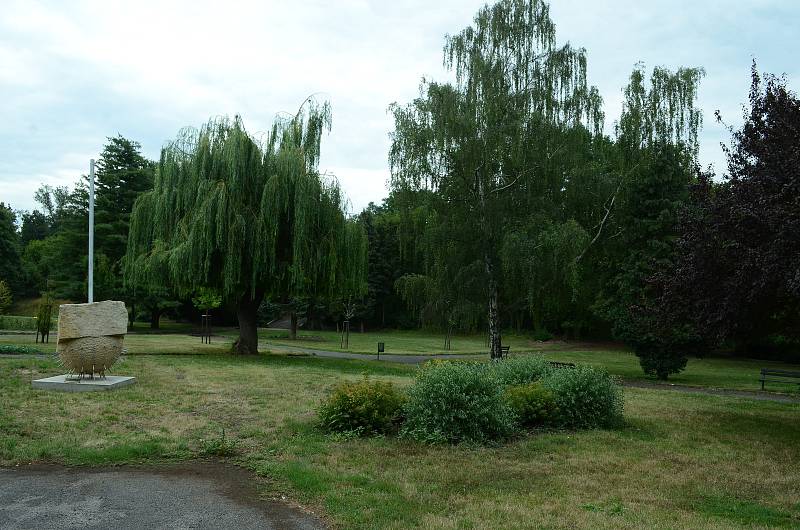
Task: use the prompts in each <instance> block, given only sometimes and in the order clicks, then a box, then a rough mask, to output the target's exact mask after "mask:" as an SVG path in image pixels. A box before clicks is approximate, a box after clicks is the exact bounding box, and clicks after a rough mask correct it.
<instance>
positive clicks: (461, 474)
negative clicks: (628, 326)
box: [0, 355, 800, 529]
mask: <svg viewBox="0 0 800 530" xmlns="http://www.w3.org/2000/svg"><path fill="white" fill-rule="evenodd" d="M365 371H368V372H370V373H371V375H370V376H371V377H376V378H383V379H387V380H391V381H394V382H397V383H399V384H401V385H402V384H407V383H408V382H409V381H410V375H411V373H412V371H411V369H409V368H405V367H393V366H388V365H377V364H374V363H364V362H357V361H335V360H325V359H309V358H289V357H282V356H263V357H259V358H254V359H242V358H232V357H227V356H226V357H223V356H216V355H210V356H134V357H129V358H128V359H127V360H126V364H125V365H124V367H123V368H122V369H121V370H119V372H120V373H122V372H124V373H130V374H132V375H135V376H136V377H137V378H138V383H137V384H136V385H135V386H133V387H129V388H125V389H121V390H119V391H115V392H104V393H88V394H56V393H48V392H42V391H34V390H32V389H31V387H30V383H29V381H30V379H31V378H34V377H39V376H45V375H51V374H54V373H57V372H58V369H57V367H56V365H55V364H54V363H53V362H52V361H49V360H44V361H43V360H36V359H7V358H6V359H0V462H1V463H2V464H4V465H13V464H17V463H27V462H31V461H51V462H61V463H67V464H107V463H129V462H142V461H163V460H175V459H188V458H194V457H197V456H199V455H203V454H208V453H209V452H211V453H213V454H229V453H230V454H233V455H235V456H234V458H235V459H236V460H237V461H238V462H239V463H241V464H242V465H244V466H247V467H249V468H251V469H253V470H254V471H255V472H256V473H258V474H260V475H262V476H265V477H267V478H268V479H270V480H269V484H270V486H269V487H270V492H269V493H271V494H278V493H287V494H289V495H290V496H292V497H294V498H296V499H298V500H299V501H300V502H302V503H304V504H307V505H310V506H314V507H316V508H319V509H322V510H323V511H324V512H325V513H327V514H328V515H329V516H330V517H331V518H332V520H333V521H335V522H336V523H337V524H338V525H340V526H342V527H346V528H409V527H420V528H642V527H649V528H686V529H689V528H701V527H702V528H719V529H722V528H740V527H750V528H792V527H794V528H796V527H798V526H800V491H799V490H798V484H800V444H798V441H800V425H798V422H797V415H798V412H800V405H797V404H784V403H767V402H755V401H748V400H743V399H736V398H722V397H710V396H701V395H684V394H679V393H671V392H660V391H654V390H638V389H628V390H626V418H627V422H628V424H627V426H626V427H625V428H622V429H619V430H611V431H585V432H544V433H537V434H534V435H532V436H526V437H523V438H520V439H518V440H516V441H514V442H511V443H509V444H506V445H503V446H499V447H461V446H457V447H450V446H435V447H431V446H425V445H420V444H418V443H413V442H409V441H406V440H402V439H395V438H374V439H348V438H337V437H331V436H327V435H324V434H322V433H320V432H319V431H318V430H317V429H316V428H315V426H314V421H315V412H314V411H315V409H316V407H317V405H318V403H319V401H320V400H321V399H322V397H323V396H324V395H325V393H326V392H327V391H328V390H329V389H330V388H331V387H332V386H333V385H334V384H335V383H337V382H338V381H340V380H341V379H343V378H358V377H362V375H361V374H362V372H365ZM223 429H224V432H225V440H224V442H223V441H222V438H221V436H222V432H223Z"/></svg>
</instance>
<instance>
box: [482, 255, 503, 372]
mask: <svg viewBox="0 0 800 530" xmlns="http://www.w3.org/2000/svg"><path fill="white" fill-rule="evenodd" d="M486 274H487V276H488V277H489V283H488V288H489V311H488V314H487V319H488V320H489V356H490V357H491V358H492V359H500V358H501V357H502V356H503V352H502V351H501V350H500V347H501V346H502V344H503V343H502V337H501V336H500V311H499V309H498V302H497V299H498V294H497V281H496V280H495V278H494V267H493V266H492V264H491V262H490V261H489V260H488V259H487V260H486Z"/></svg>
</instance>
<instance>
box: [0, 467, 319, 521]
mask: <svg viewBox="0 0 800 530" xmlns="http://www.w3.org/2000/svg"><path fill="white" fill-rule="evenodd" d="M32 468H33V466H31V467H18V468H13V469H0V529H2V530H12V529H14V530H16V529H40V530H50V529H79V528H81V529H82V528H113V529H114V530H134V529H136V530H139V529H142V530H149V529H162V528H163V529H189V528H191V529H212V528H213V529H216V528H236V529H256V528H258V529H279V530H283V529H287V530H293V529H297V530H312V529H315V530H316V529H321V528H325V526H324V525H323V524H322V522H321V521H320V520H318V519H317V518H316V517H314V516H313V515H312V514H307V513H304V512H302V511H300V510H299V509H296V508H293V507H290V506H289V505H287V504H284V503H281V502H277V501H268V500H263V499H259V498H258V494H257V492H256V491H255V489H254V488H253V482H254V481H255V480H256V478H255V477H254V476H253V475H251V474H249V473H247V472H246V471H244V470H240V469H238V468H232V467H229V466H223V465H221V464H213V463H210V464H206V463H194V464H184V465H181V466H170V467H163V468H124V467H122V468H111V469H80V468H74V469H68V468H63V467H38V466H37V467H36V468H35V469H32Z"/></svg>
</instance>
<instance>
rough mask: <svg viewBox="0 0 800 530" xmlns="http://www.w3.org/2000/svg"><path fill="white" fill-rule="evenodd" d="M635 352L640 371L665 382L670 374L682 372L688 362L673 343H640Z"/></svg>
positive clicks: (683, 353)
mask: <svg viewBox="0 0 800 530" xmlns="http://www.w3.org/2000/svg"><path fill="white" fill-rule="evenodd" d="M635 352H636V356H637V357H638V358H639V366H641V367H642V371H643V372H644V373H645V374H647V375H654V376H656V377H657V378H659V379H661V380H662V381H666V380H667V378H668V377H669V376H670V375H671V374H677V373H680V372H682V371H683V370H684V369H685V368H686V363H687V362H688V361H689V359H688V358H687V357H686V351H685V350H683V349H682V348H681V347H680V346H679V345H676V344H674V343H655V342H647V343H640V344H637V345H636V347H635Z"/></svg>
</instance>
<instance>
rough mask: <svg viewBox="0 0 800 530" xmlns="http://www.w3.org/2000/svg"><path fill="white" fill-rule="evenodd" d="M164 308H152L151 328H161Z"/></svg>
mask: <svg viewBox="0 0 800 530" xmlns="http://www.w3.org/2000/svg"><path fill="white" fill-rule="evenodd" d="M162 312H163V310H161V309H151V310H150V329H159V328H160V326H159V323H160V321H161V313H162Z"/></svg>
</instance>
